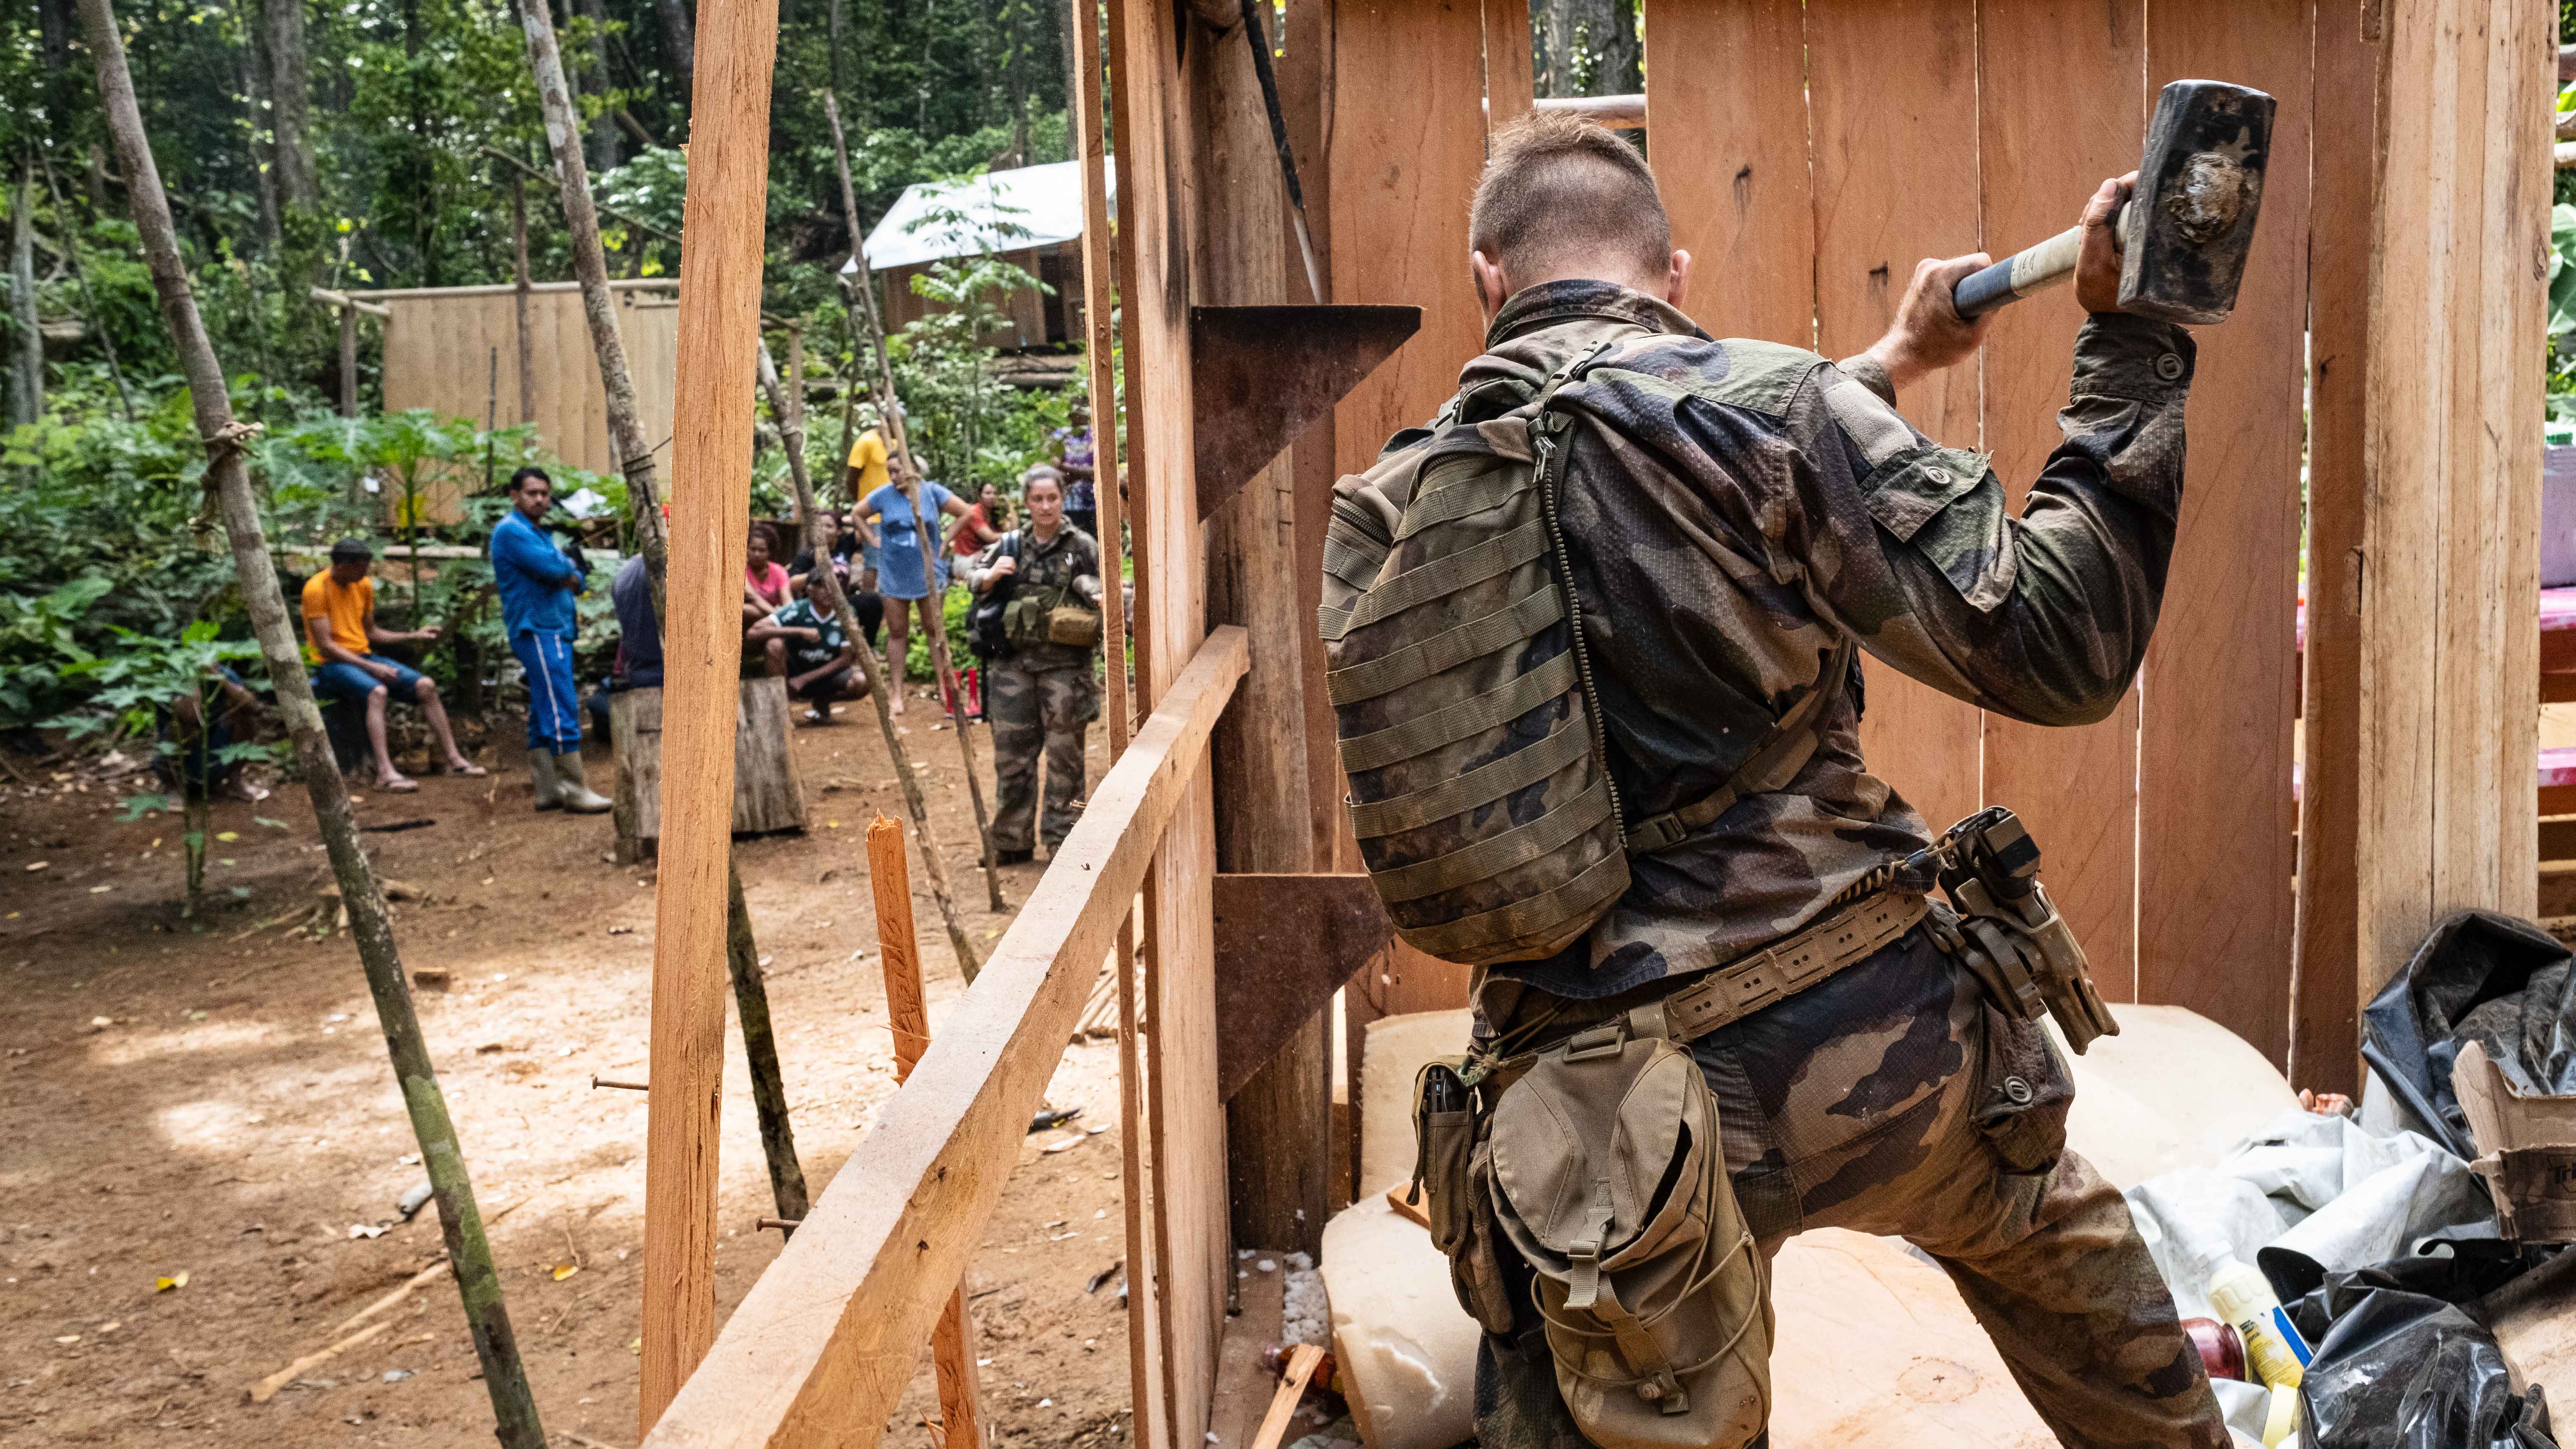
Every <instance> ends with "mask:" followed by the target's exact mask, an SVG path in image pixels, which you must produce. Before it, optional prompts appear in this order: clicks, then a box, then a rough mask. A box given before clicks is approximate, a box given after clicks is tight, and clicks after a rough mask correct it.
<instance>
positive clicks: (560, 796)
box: [492, 467, 650, 815]
mask: <svg viewBox="0 0 2576 1449" xmlns="http://www.w3.org/2000/svg"><path fill="white" fill-rule="evenodd" d="M554 491H555V485H554V480H553V479H552V478H550V477H548V476H547V475H546V470H545V469H543V468H538V467H526V468H521V469H520V470H519V471H518V472H516V473H513V474H511V475H510V512H509V514H508V516H507V517H504V518H503V519H502V520H501V522H500V523H499V524H498V525H497V526H495V527H494V528H493V530H492V582H493V584H494V585H495V586H496V587H497V588H498V589H499V592H500V595H501V627H502V629H503V630H504V631H505V632H507V633H508V634H509V636H510V652H511V653H512V654H514V655H516V656H518V660H519V667H520V668H522V669H524V670H526V671H527V672H528V770H529V773H530V774H531V775H532V776H534V777H535V779H536V784H537V808H538V809H540V810H569V811H571V812H572V813H574V814H576V815H596V814H599V813H600V812H601V811H604V810H606V809H608V808H609V804H610V801H609V799H608V797H607V796H605V795H602V794H600V793H598V792H597V791H595V790H593V789H591V788H590V783H589V782H588V781H587V780H585V779H583V778H582V769H581V691H580V689H579V688H578V687H577V686H576V685H575V684H574V682H573V674H572V641H573V638H574V636H576V635H578V634H579V633H580V632H581V619H580V617H579V615H578V613H577V612H576V610H575V606H574V604H573V599H574V598H575V597H576V596H577V595H579V594H580V593H581V592H582V591H583V590H584V589H586V588H588V587H589V584H590V564H589V562H588V561H587V560H585V559H583V558H581V557H579V555H578V553H576V554H574V555H572V556H566V554H565V553H564V551H563V550H562V549H560V548H557V547H556V546H555V541H554V539H553V537H552V536H551V535H549V534H548V533H547V532H546V528H545V524H544V522H543V520H544V518H545V516H546V510H547V509H548V508H550V507H552V506H553V504H554ZM647 606H648V607H649V606H650V600H649V599H648V600H647Z"/></svg>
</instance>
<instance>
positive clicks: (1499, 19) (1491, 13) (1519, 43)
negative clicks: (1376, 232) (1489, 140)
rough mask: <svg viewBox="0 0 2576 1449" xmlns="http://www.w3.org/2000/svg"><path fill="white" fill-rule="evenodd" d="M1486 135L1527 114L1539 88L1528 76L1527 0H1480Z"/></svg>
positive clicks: (1536, 101) (1528, 22)
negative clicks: (1483, 52)
mask: <svg viewBox="0 0 2576 1449" xmlns="http://www.w3.org/2000/svg"><path fill="white" fill-rule="evenodd" d="M1480 8H1481V10H1482V12H1483V14H1482V24H1483V27H1484V31H1485V129H1486V132H1487V134H1491V133H1492V132H1493V131H1494V130H1496V129H1498V128H1500V127H1503V126H1507V125H1510V124H1511V123H1512V122H1513V121H1516V120H1518V119H1520V118H1521V117H1523V116H1526V115H1528V114H1529V113H1530V108H1531V107H1533V106H1535V105H1536V104H1537V103H1538V86H1537V83H1536V81H1535V80H1533V79H1532V77H1531V74H1530V13H1529V3H1528V0H1482V3H1481V7H1480Z"/></svg>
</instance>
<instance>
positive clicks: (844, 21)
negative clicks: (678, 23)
mask: <svg viewBox="0 0 2576 1449" xmlns="http://www.w3.org/2000/svg"><path fill="white" fill-rule="evenodd" d="M671 3H675V4H676V3H677V0H671ZM847 9H848V6H847V4H846V0H832V3H831V9H830V12H829V20H828V23H829V27H830V34H831V38H832V94H833V95H835V96H838V95H839V94H840V93H841V90H842V88H843V87H844V86H846V85H847V84H849V78H848V76H847V75H845V74H844V73H843V71H842V67H841V41H842V38H843V35H844V33H845V32H846V31H847V30H848V28H849V17H848V16H847V14H845V13H844V12H845V11H846V10H847Z"/></svg>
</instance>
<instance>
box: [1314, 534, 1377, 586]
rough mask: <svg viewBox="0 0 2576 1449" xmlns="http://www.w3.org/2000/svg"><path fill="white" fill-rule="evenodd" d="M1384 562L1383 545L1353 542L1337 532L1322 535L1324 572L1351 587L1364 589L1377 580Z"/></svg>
mask: <svg viewBox="0 0 2576 1449" xmlns="http://www.w3.org/2000/svg"><path fill="white" fill-rule="evenodd" d="M1385 563H1386V550H1385V549H1384V548H1383V547H1379V546H1376V545H1362V544H1355V543H1352V542H1350V541H1349V540H1347V539H1344V538H1342V537H1340V536H1339V535H1338V534H1326V535H1325V537H1324V572H1326V573H1328V574H1331V575H1332V576H1333V577H1334V578H1337V579H1340V580H1341V581H1342V582H1343V583H1346V584H1348V585H1350V586H1351V587H1352V588H1355V589H1365V588H1367V587H1368V586H1369V585H1371V584H1373V583H1375V582H1377V571H1378V569H1379V568H1380V567H1381V566H1383V565H1384V564H1385Z"/></svg>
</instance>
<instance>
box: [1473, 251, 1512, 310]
mask: <svg viewBox="0 0 2576 1449" xmlns="http://www.w3.org/2000/svg"><path fill="white" fill-rule="evenodd" d="M1467 270H1468V271H1469V272H1471V273H1473V274H1474V276H1475V278H1476V304H1477V305H1478V306H1480V307H1482V308H1483V309H1484V312H1485V320H1486V321H1488V322H1491V321H1493V320H1494V314H1495V313H1497V312H1500V311H1502V310H1503V304H1504V303H1505V302H1508V301H1510V300H1511V296H1512V284H1511V279H1510V278H1508V277H1506V276H1504V275H1503V266H1502V263H1500V262H1497V261H1495V260H1493V259H1492V258H1490V257H1488V256H1486V255H1485V254H1484V253H1483V252H1474V251H1471V252H1469V253H1467Z"/></svg>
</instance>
